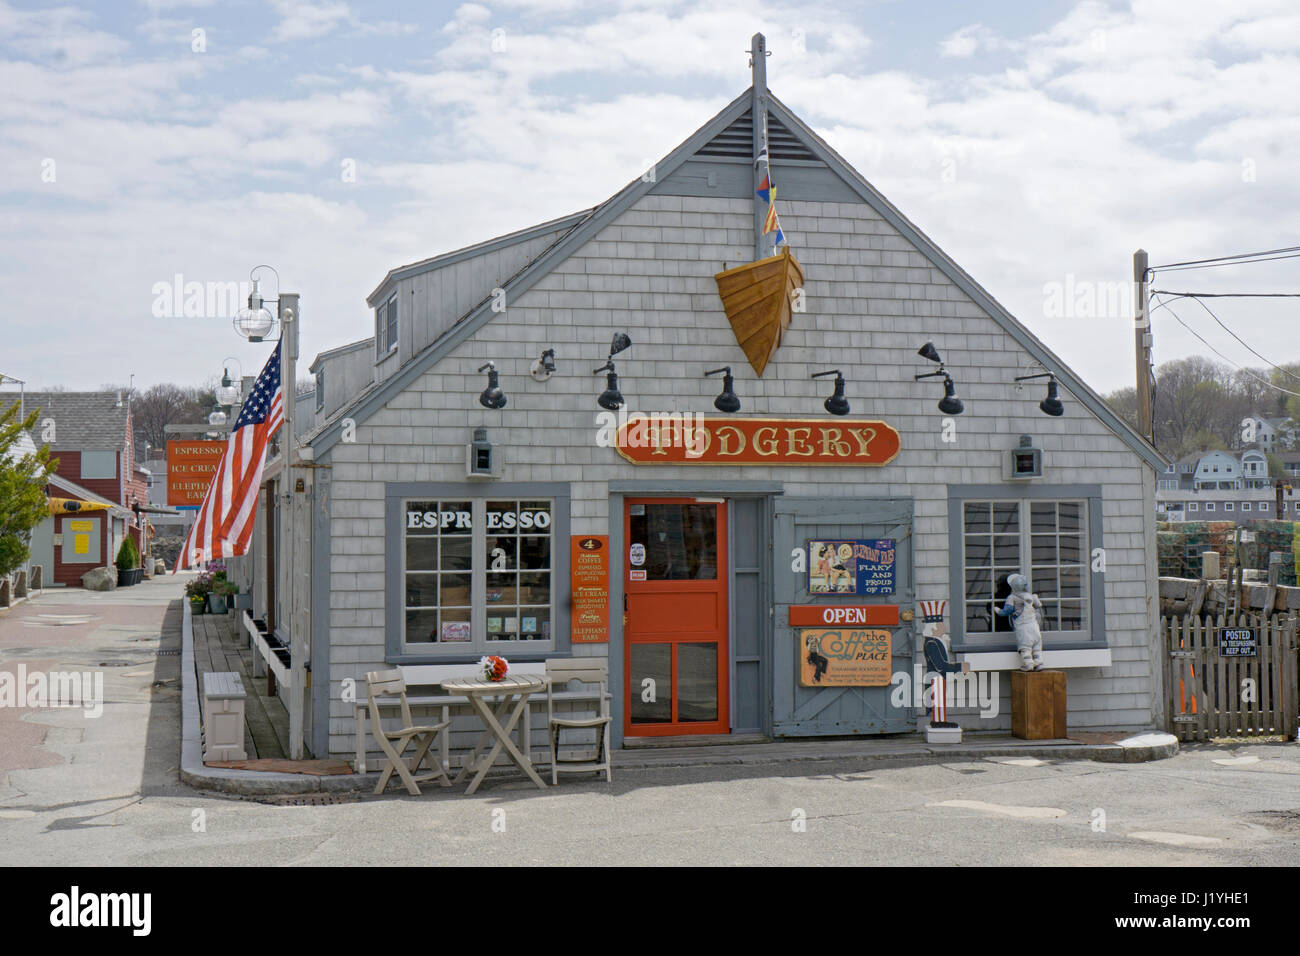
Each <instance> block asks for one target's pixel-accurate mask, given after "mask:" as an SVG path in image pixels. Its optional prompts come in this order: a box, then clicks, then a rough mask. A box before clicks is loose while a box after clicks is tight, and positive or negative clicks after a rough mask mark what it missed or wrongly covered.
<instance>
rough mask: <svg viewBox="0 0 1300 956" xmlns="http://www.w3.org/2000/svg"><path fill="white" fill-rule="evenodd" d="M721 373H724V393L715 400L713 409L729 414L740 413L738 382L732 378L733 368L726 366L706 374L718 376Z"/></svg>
mask: <svg viewBox="0 0 1300 956" xmlns="http://www.w3.org/2000/svg"><path fill="white" fill-rule="evenodd" d="M719 372H721V373H722V393H721V394H720V395H719V396H718V397H717V398H715V399H714V400H713V407H714V408H716V409H717V410H718V411H720V412H727V413H728V414H731V413H732V412H738V411H740V399H739V398H738V397H737V396H736V380H735V378H733V377H732V374H731V366H730V365H724V366H723V367H722V368H715V369H714V370H713V371H711V372H705V373H704V374H705V375H717V374H718V373H719Z"/></svg>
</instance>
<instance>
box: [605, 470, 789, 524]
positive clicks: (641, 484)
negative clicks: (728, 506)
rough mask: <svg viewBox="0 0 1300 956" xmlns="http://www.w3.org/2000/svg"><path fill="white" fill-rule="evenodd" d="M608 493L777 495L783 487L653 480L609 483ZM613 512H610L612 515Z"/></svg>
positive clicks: (766, 483) (768, 483) (757, 483)
mask: <svg viewBox="0 0 1300 956" xmlns="http://www.w3.org/2000/svg"><path fill="white" fill-rule="evenodd" d="M609 490H610V491H612V492H613V491H617V492H622V493H624V494H627V495H629V496H635V495H654V494H659V493H660V492H663V493H665V494H667V495H670V496H678V495H682V496H685V495H779V494H781V493H782V492H783V491H784V490H785V485H784V484H783V483H782V482H779V481H745V480H739V481H687V480H684V479H677V480H667V481H656V480H654V479H653V478H646V479H636V478H634V479H629V480H627V481H611V482H610V483H609ZM613 513H614V512H612V511H611V512H610V514H611V515H612V514H613Z"/></svg>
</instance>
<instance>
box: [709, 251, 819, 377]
mask: <svg viewBox="0 0 1300 956" xmlns="http://www.w3.org/2000/svg"><path fill="white" fill-rule="evenodd" d="M713 278H714V279H715V280H717V283H718V295H719V296H720V297H721V299H722V308H723V309H724V310H725V311H726V313H727V321H729V322H730V323H731V328H732V331H734V332H735V333H736V342H737V343H739V345H740V348H741V350H742V351H743V352H744V353H745V357H746V358H748V359H749V364H750V365H752V366H753V368H754V374H756V375H758V376H759V377H760V378H761V377H762V375H763V369H765V368H767V363H768V362H769V361H771V359H772V356H773V355H775V354H776V350H777V349H778V348H779V347H780V345H781V337H782V336H783V335H784V334H785V330H786V329H787V328H789V327H790V313H791V311H792V308H793V303H794V299H793V297H794V292H795V290H796V289H802V288H803V266H801V265H800V264H799V260H798V259H796V258H795V257H794V253H793V252H791V251H790V247H789V246H782V247H781V250H780V251H779V252H778V253H777V254H776V255H774V256H769V257H768V258H766V259H759V260H758V261H757V262H748V263H746V264H745V265H743V266H736V267H735V268H734V269H727V270H726V271H725V272H719V273H717V275H715V276H714V277H713Z"/></svg>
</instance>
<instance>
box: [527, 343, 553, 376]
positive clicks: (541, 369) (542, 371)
mask: <svg viewBox="0 0 1300 956" xmlns="http://www.w3.org/2000/svg"><path fill="white" fill-rule="evenodd" d="M529 374H531V375H532V376H533V378H535V379H537V381H539V382H544V381H546V380H547V379H548V378H550V377H551V376H552V375H554V374H555V349H547V350H546V351H545V352H543V353H542V357H541V358H539V359H538V360H537V361H536V362H534V363H533V367H532V368H531V369H530V370H529Z"/></svg>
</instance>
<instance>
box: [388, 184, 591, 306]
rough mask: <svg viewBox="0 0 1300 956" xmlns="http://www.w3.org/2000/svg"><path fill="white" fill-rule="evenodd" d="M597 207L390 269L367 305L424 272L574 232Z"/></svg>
mask: <svg viewBox="0 0 1300 956" xmlns="http://www.w3.org/2000/svg"><path fill="white" fill-rule="evenodd" d="M595 209H596V207H594V206H593V207H592V208H591V209H583V210H581V211H580V212H575V213H570V214H569V215H567V216H561V217H560V218H559V219H552V220H550V221H549V222H542V223H538V224H537V225H535V226H529V227H528V228H527V229H520V230H519V231H518V232H511V233H507V234H506V235H504V236H497V237H496V238H495V239H488V240H487V241H486V242H480V243H476V244H475V245H472V246H465V247H464V248H463V249H456V250H454V251H452V252H447V253H443V254H442V255H440V256H433V257H432V258H430V259H421V260H420V261H419V262H412V263H410V264H409V265H404V266H398V267H397V268H396V269H390V270H389V272H388V275H386V276H384V281H383V282H381V283H379V285H378V286H377V287H376V288H375V291H374V292H372V293H370V295H368V296H366V304H367V305H369V306H370V307H371V308H372V309H373V308H374V307H375V303H376V302H378V301H379V300H380V299H381V298H383V297H384V296H386V295H387V294H388V291H389V289H390V288H391V287H392V286H393V285H394V284H396V283H398V282H400V281H401V280H403V279H409V278H410V277H411V276H417V275H420V274H421V273H425V272H433V271H435V270H437V269H445V268H446V267H447V266H453V265H455V264H456V263H458V262H463V261H465V260H466V259H474V258H476V257H478V256H482V255H486V254H487V253H489V252H496V251H498V250H500V249H506V248H509V247H510V246H514V245H518V244H519V243H521V242H527V241H528V240H529V239H536V238H537V237H538V236H544V235H546V234H547V233H548V232H559V231H560V230H562V229H572V228H573V227H574V226H576V225H577V224H578V223H580V222H582V220H584V219H586V218H587V217H588V216H590V215H591V214H592V213H593V212H594V211H595Z"/></svg>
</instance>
